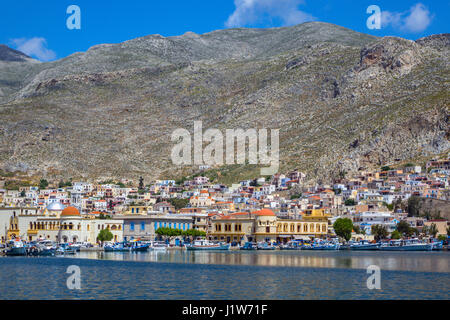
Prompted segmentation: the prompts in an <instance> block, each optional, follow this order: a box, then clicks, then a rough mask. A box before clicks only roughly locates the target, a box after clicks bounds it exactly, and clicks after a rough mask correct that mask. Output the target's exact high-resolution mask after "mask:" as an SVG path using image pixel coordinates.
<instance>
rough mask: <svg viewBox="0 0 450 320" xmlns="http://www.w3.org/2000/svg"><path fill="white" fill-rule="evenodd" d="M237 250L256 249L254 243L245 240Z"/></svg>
mask: <svg viewBox="0 0 450 320" xmlns="http://www.w3.org/2000/svg"><path fill="white" fill-rule="evenodd" d="M239 250H256V244H254V243H252V242H246V243H244V245H243V246H242V247H240V248H239Z"/></svg>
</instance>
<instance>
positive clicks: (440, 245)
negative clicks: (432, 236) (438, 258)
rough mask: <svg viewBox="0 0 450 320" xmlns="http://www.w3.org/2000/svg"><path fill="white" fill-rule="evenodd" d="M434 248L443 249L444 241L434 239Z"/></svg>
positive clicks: (436, 249)
mask: <svg viewBox="0 0 450 320" xmlns="http://www.w3.org/2000/svg"><path fill="white" fill-rule="evenodd" d="M432 244H433V249H432V250H435V251H439V250H443V249H444V241H432Z"/></svg>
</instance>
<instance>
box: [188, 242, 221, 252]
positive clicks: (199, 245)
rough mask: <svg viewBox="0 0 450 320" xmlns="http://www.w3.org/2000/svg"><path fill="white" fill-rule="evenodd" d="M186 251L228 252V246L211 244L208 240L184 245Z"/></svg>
mask: <svg viewBox="0 0 450 320" xmlns="http://www.w3.org/2000/svg"><path fill="white" fill-rule="evenodd" d="M185 247H186V249H187V250H229V249H230V244H229V243H227V244H224V243H213V242H210V241H208V240H195V241H194V243H192V244H185Z"/></svg>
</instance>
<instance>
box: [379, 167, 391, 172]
mask: <svg viewBox="0 0 450 320" xmlns="http://www.w3.org/2000/svg"><path fill="white" fill-rule="evenodd" d="M389 170H391V167H389V166H382V167H381V171H389Z"/></svg>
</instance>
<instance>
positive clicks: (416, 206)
mask: <svg viewBox="0 0 450 320" xmlns="http://www.w3.org/2000/svg"><path fill="white" fill-rule="evenodd" d="M420 207H421V205H420V198H419V197H418V196H411V197H409V199H408V206H407V211H408V217H418V216H419V215H420Z"/></svg>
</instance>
